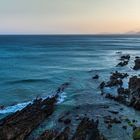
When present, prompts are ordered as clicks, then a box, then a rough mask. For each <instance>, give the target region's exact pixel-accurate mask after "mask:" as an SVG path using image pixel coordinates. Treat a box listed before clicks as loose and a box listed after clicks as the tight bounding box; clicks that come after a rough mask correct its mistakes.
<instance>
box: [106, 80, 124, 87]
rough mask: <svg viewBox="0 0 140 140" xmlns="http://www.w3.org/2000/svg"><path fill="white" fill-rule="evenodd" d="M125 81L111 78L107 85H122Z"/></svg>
mask: <svg viewBox="0 0 140 140" xmlns="http://www.w3.org/2000/svg"><path fill="white" fill-rule="evenodd" d="M122 85H123V81H122V80H121V79H110V81H109V82H107V84H106V87H113V86H122Z"/></svg>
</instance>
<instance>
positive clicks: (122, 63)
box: [117, 60, 128, 67]
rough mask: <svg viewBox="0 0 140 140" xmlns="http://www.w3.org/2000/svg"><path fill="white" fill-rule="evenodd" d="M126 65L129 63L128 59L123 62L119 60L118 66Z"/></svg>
mask: <svg viewBox="0 0 140 140" xmlns="http://www.w3.org/2000/svg"><path fill="white" fill-rule="evenodd" d="M126 65H128V61H127V60H125V61H121V62H119V63H118V64H117V66H120V67H123V66H126Z"/></svg>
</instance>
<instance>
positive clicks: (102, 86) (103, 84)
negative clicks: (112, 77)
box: [99, 82, 105, 90]
mask: <svg viewBox="0 0 140 140" xmlns="http://www.w3.org/2000/svg"><path fill="white" fill-rule="evenodd" d="M104 87H105V82H102V83H101V84H100V85H99V88H100V89H101V90H102V89H103V88H104Z"/></svg>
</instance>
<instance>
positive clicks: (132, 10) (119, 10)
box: [0, 0, 140, 34]
mask: <svg viewBox="0 0 140 140" xmlns="http://www.w3.org/2000/svg"><path fill="white" fill-rule="evenodd" d="M130 31H140V0H0V34H100V33H126V32H130Z"/></svg>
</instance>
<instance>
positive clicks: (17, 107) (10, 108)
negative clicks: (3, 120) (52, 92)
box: [0, 92, 67, 114]
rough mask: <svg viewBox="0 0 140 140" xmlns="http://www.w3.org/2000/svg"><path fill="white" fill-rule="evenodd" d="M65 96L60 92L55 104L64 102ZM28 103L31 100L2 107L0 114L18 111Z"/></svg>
mask: <svg viewBox="0 0 140 140" xmlns="http://www.w3.org/2000/svg"><path fill="white" fill-rule="evenodd" d="M48 97H49V98H51V97H52V96H48ZM66 97H67V96H66V93H65V92H62V93H61V95H60V97H59V98H58V100H57V104H61V103H62V102H64V100H65V98H66ZM43 99H46V98H43ZM29 103H32V101H29V102H24V103H19V104H16V105H13V106H8V107H5V108H4V109H1V110H0V114H6V113H14V112H16V111H20V110H22V109H23V108H24V107H26V106H27V105H28V104H29Z"/></svg>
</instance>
